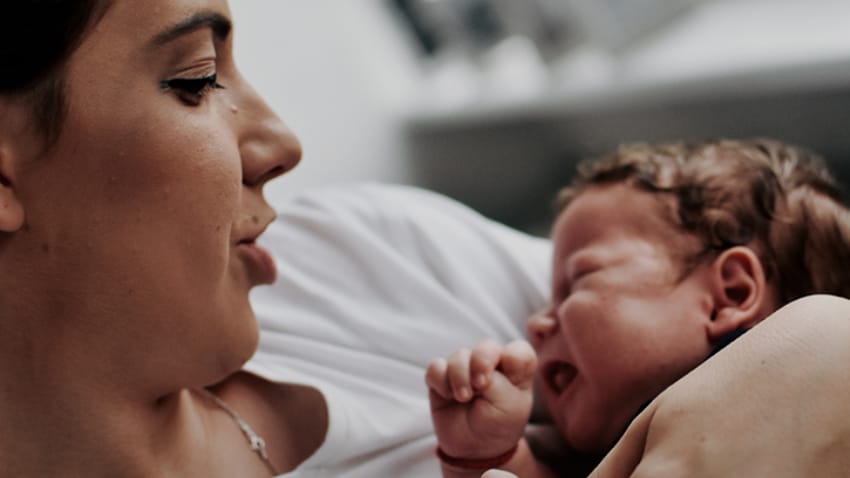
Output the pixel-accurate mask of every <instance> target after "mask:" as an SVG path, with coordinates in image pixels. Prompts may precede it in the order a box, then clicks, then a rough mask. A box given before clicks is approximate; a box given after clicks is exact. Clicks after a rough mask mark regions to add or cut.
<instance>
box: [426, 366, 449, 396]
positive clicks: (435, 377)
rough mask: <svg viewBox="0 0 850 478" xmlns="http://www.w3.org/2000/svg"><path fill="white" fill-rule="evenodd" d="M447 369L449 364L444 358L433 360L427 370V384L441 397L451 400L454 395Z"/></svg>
mask: <svg viewBox="0 0 850 478" xmlns="http://www.w3.org/2000/svg"><path fill="white" fill-rule="evenodd" d="M447 369H448V364H447V363H446V360H445V359H444V358H437V359H434V360H432V361H431V363H430V364H428V369H427V370H426V371H425V384H426V385H428V388H430V389H431V390H432V391H433V392H434V393H436V394H437V395H439V396H440V397H442V398H444V399H446V400H451V399H452V398H453V397H452V391H451V388H450V387H449V381H448V376H447V374H446V370H447Z"/></svg>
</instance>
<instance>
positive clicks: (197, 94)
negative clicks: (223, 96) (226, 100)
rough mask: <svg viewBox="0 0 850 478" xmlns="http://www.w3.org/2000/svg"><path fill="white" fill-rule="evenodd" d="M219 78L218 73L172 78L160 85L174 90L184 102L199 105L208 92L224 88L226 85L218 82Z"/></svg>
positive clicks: (165, 88)
mask: <svg viewBox="0 0 850 478" xmlns="http://www.w3.org/2000/svg"><path fill="white" fill-rule="evenodd" d="M217 78H218V77H217V74H216V73H213V74H211V75H209V76H204V77H201V78H172V79H170V80H163V81H162V82H161V83H160V86H161V87H162V89H164V90H172V91H174V92H175V93H177V96H178V97H179V98H180V99H181V100H183V102H185V103H187V104H189V105H192V106H197V105H199V104H200V103H201V101H202V100H203V99H204V97H205V96H206V95H207V94H208V93H210V92H212V91H214V90H220V89H224V86H223V85H221V84H219V83H218V81H217Z"/></svg>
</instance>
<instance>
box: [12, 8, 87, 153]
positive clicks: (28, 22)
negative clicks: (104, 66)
mask: <svg viewBox="0 0 850 478" xmlns="http://www.w3.org/2000/svg"><path fill="white" fill-rule="evenodd" d="M103 3H104V2H103V0H14V1H12V2H7V5H4V7H3V22H2V25H0V95H26V97H27V99H28V100H29V102H30V104H31V105H32V111H33V119H34V124H35V126H36V127H37V128H38V129H39V130H40V131H41V132H42V133H43V134H44V136H45V140H46V141H47V142H48V144H49V143H51V142H52V141H54V140H55V139H56V136H58V134H59V131H60V130H61V127H62V122H63V120H64V117H65V95H64V66H65V61H66V60H67V59H68V57H69V56H70V55H71V53H72V52H73V51H74V50H75V49H76V47H77V46H78V45H79V43H80V41H81V39H82V37H83V34H84V33H85V31H86V29H87V27H88V26H89V25H90V24H91V22H92V20H93V19H94V18H95V17H96V16H97V15H98V14H99V13H101V12H102V8H101V7H102V6H103Z"/></svg>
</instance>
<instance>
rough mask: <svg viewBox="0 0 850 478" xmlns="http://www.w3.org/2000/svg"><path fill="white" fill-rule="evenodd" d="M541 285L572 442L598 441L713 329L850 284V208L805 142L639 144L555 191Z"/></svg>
mask: <svg viewBox="0 0 850 478" xmlns="http://www.w3.org/2000/svg"><path fill="white" fill-rule="evenodd" d="M560 199H561V202H562V204H563V206H562V210H561V212H560V214H559V216H558V219H557V221H556V223H555V226H554V228H553V240H554V244H555V253H554V259H553V276H552V291H551V292H552V298H551V304H550V306H549V308H548V309H547V310H546V311H545V312H544V313H543V314H541V315H540V316H537V317H534V318H532V319H531V320H530V323H529V336H530V338H531V340H532V343H533V344H534V346H535V348H536V349H537V352H538V355H539V358H540V377H539V378H540V382H539V384H540V390H541V392H542V395H543V398H544V400H545V402H546V404H547V406H548V408H549V411H550V413H551V414H552V416H553V418H554V420H555V423H556V425H557V426H558V427H559V429H560V431H561V433H562V434H563V435H564V437H565V438H566V439H567V441H568V442H569V443H570V444H571V445H572V446H573V447H575V448H576V449H578V450H580V451H585V452H601V451H604V450H606V449H608V448H609V447H610V446H611V445H613V443H614V442H615V441H616V439H617V438H618V437H619V435H620V433H621V432H622V431H623V430H624V428H625V427H626V426H627V425H628V423H629V421H630V420H631V419H632V418H633V417H634V415H635V414H636V413H637V412H638V411H639V410H640V408H641V407H642V406H643V405H644V404H645V403H646V402H648V401H649V400H651V399H652V398H654V397H655V396H656V395H657V394H658V393H660V392H661V391H662V390H663V389H664V388H666V387H667V386H668V385H670V384H671V383H673V382H674V381H675V380H677V379H678V378H680V377H681V376H682V375H684V374H685V373H687V372H688V371H690V370H691V369H693V368H694V367H696V366H697V365H699V364H700V363H701V362H702V361H703V360H705V358H706V357H707V356H708V355H709V354H710V353H711V351H712V350H713V349H714V348H715V347H716V346H717V345H718V344H719V343H720V342H722V341H723V339H724V338H725V337H727V336H729V335H730V334H732V333H735V332H736V331H739V330H743V329H747V328H750V327H752V326H754V325H755V324H757V323H758V322H759V321H760V320H762V319H763V318H764V317H766V316H767V315H769V314H770V313H771V312H772V311H774V310H775V309H776V308H778V307H779V306H780V305H782V304H784V303H786V302H788V301H790V300H793V299H795V298H797V297H800V296H802V295H806V294H811V293H833V294H838V295H844V296H848V295H850V267H848V266H847V265H848V264H850V213H848V210H847V208H846V207H845V206H844V205H842V203H841V202H840V200H839V199H838V188H837V186H836V183H835V181H834V180H833V179H832V178H831V177H830V175H829V173H828V172H827V171H826V169H825V168H824V166H823V164H822V162H821V161H820V159H819V158H817V157H816V156H814V155H812V154H810V153H807V152H805V151H802V150H800V149H797V148H794V147H791V146H787V145H784V144H781V143H779V142H775V141H769V140H758V141H716V142H708V143H701V144H695V145H687V144H660V145H634V146H626V147H622V148H620V149H619V150H618V151H616V152H615V153H613V154H611V155H609V156H607V157H604V158H601V159H598V160H595V161H592V162H589V163H585V164H583V165H581V166H580V168H579V172H578V175H577V177H576V179H575V180H574V181H573V184H572V185H570V186H569V187H568V188H566V189H565V190H564V191H563V192H562V193H561V195H560Z"/></svg>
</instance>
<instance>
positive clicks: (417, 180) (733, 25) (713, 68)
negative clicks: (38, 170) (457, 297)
mask: <svg viewBox="0 0 850 478" xmlns="http://www.w3.org/2000/svg"><path fill="white" fill-rule="evenodd" d="M231 8H232V10H233V15H234V18H235V20H236V50H237V51H236V54H237V60H238V61H239V63H240V65H241V67H242V70H243V73H245V75H246V76H248V77H249V79H250V80H251V81H253V83H254V84H255V86H256V87H257V89H258V90H260V92H261V93H262V94H263V95H264V96H265V97H266V98H267V100H268V101H269V103H270V104H271V105H272V107H273V108H274V109H275V110H276V111H277V112H278V113H279V114H280V115H281V116H282V117H283V118H284V120H285V121H287V122H288V123H289V125H290V126H291V127H292V129H293V130H294V131H295V132H296V133H297V134H298V135H299V136H300V138H301V140H302V142H303V143H304V148H305V155H304V160H303V163H302V165H301V166H299V168H298V169H296V171H295V172H293V173H292V175H291V176H289V177H288V178H284V179H283V180H281V181H278V182H277V183H273V184H272V185H271V186H269V196H270V197H271V199H272V201H273V202H277V201H282V200H285V199H286V197H288V196H289V195H290V194H292V193H293V192H296V191H299V190H303V189H307V188H312V187H315V186H319V185H324V184H331V183H340V182H348V181H357V180H377V181H384V182H396V183H404V184H413V185H419V186H424V187H428V188H431V189H434V190H437V191H440V192H443V193H445V194H448V195H449V196H452V197H455V198H456V199H459V200H461V201H463V202H465V203H466V204H468V205H470V206H472V207H473V208H475V209H477V210H479V211H480V212H482V213H484V214H486V215H488V216H490V217H492V218H494V219H497V220H499V221H502V222H505V223H507V224H509V225H512V226H515V227H518V228H522V229H526V230H530V231H532V232H536V233H540V234H545V233H546V229H547V224H548V223H549V221H550V219H551V213H552V210H551V201H552V199H553V197H554V194H555V193H556V191H557V190H558V189H559V188H560V187H561V186H563V185H564V184H565V183H566V182H567V181H568V179H569V177H570V175H571V174H572V171H573V168H574V167H575V164H576V162H577V161H579V160H580V159H581V158H584V157H588V156H594V155H598V154H602V153H604V152H606V151H608V150H611V149H613V148H614V147H615V146H616V145H617V144H619V143H623V142H634V141H657V140H694V139H703V138H716V137H736V138H739V137H755V136H767V137H774V138H778V139H782V140H785V141H789V142H793V143H797V144H799V145H802V146H805V147H808V148H810V149H813V150H815V151H817V152H819V153H821V154H823V155H824V156H825V157H826V158H827V160H828V162H829V163H830V165H831V166H832V168H833V170H834V172H836V175H837V176H839V177H840V178H841V180H842V181H843V182H844V183H845V185H848V186H850V135H847V134H845V129H846V125H850V28H847V26H846V24H847V22H848V20H850V2H848V1H846V0H677V1H671V0H346V1H345V2H340V1H334V0H281V1H276V2H260V1H257V0H234V1H233V2H231ZM848 186H845V187H846V188H847V187H848ZM848 189H850V188H848Z"/></svg>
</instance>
